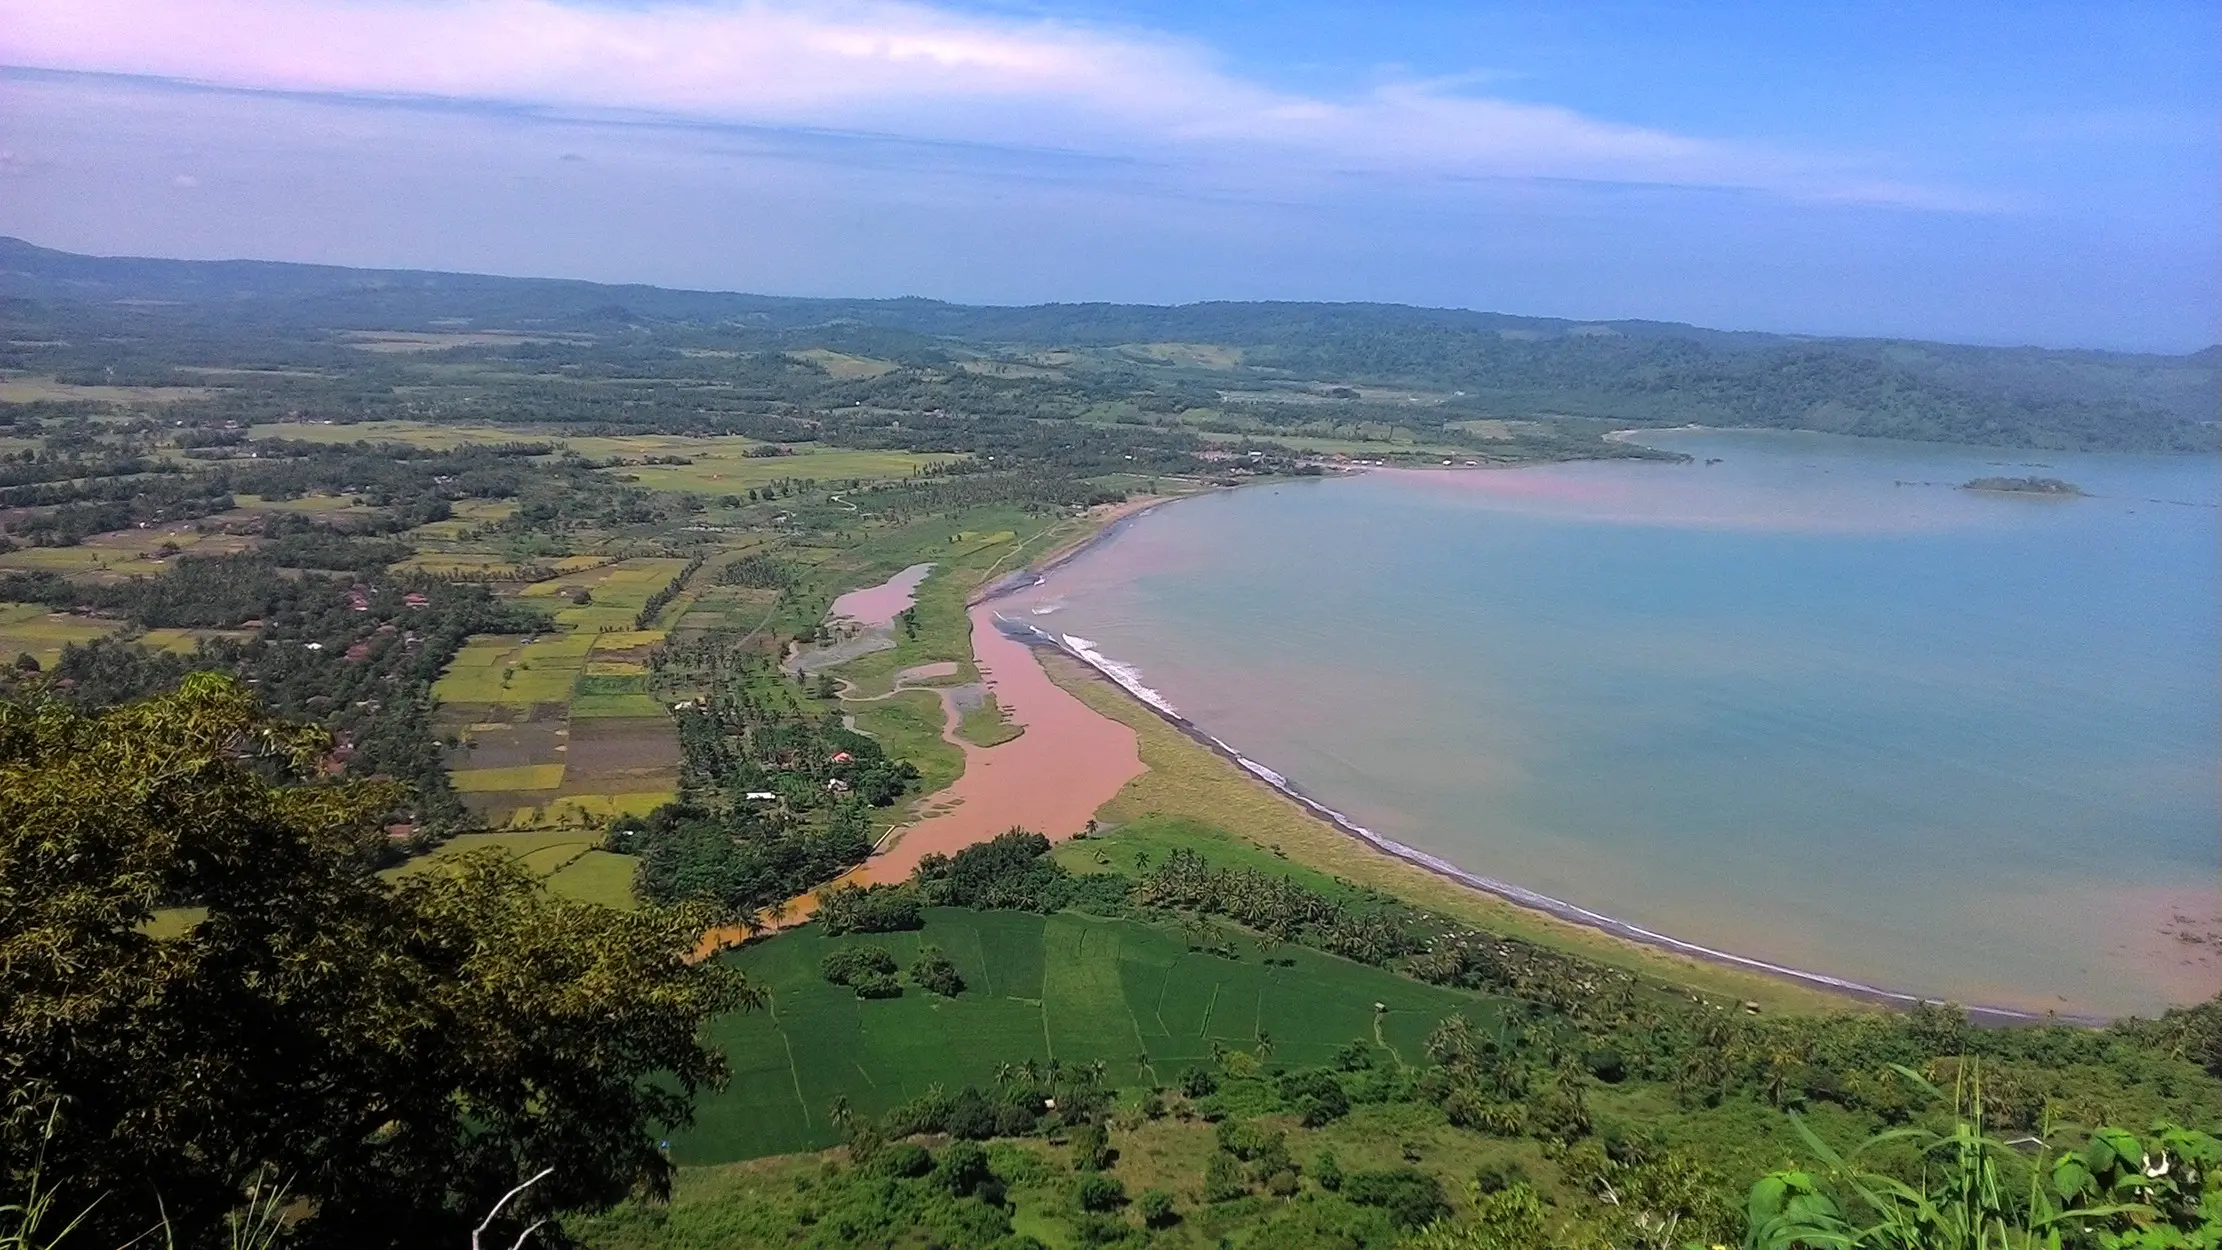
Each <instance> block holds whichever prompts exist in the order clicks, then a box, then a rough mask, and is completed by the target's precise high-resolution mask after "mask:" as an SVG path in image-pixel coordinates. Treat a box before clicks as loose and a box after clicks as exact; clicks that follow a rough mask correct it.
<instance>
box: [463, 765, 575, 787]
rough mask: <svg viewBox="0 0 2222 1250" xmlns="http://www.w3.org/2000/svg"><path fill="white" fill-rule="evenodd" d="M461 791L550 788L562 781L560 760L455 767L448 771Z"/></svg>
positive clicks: (560, 783)
mask: <svg viewBox="0 0 2222 1250" xmlns="http://www.w3.org/2000/svg"><path fill="white" fill-rule="evenodd" d="M450 776H451V778H452V780H453V781H454V782H455V788H456V789H457V790H458V791H460V792H462V793H464V794H486V793H490V792H493V791H499V790H553V789H555V788H556V787H557V786H560V785H562V784H563V765H561V764H519V765H516V766H515V767H512V768H458V769H456V770H455V771H454V772H453V773H452V774H450Z"/></svg>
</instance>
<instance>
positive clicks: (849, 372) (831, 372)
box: [787, 347, 896, 382]
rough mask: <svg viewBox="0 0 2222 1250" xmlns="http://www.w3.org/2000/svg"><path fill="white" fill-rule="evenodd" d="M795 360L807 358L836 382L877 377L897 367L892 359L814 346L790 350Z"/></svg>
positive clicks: (790, 354) (891, 371) (791, 356)
mask: <svg viewBox="0 0 2222 1250" xmlns="http://www.w3.org/2000/svg"><path fill="white" fill-rule="evenodd" d="M787 355H788V356H789V357H790V358H792V359H795V360H806V361H809V362H810V363H811V364H814V365H816V366H818V367H819V368H820V369H823V370H825V371H826V376H827V377H829V378H832V379H833V380H834V381H836V382H850V381H855V380H857V379H859V378H876V377H878V376H879V375H881V374H883V373H893V372H894V371H895V369H896V365H895V362H894V361H892V360H878V359H875V358H873V357H871V356H851V355H849V354H848V353H847V352H837V351H834V350H832V349H831V348H826V347H813V348H810V349H809V350H807V351H799V352H788V353H787Z"/></svg>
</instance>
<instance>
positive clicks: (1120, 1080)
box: [672, 908, 1496, 1164]
mask: <svg viewBox="0 0 2222 1250" xmlns="http://www.w3.org/2000/svg"><path fill="white" fill-rule="evenodd" d="M856 943H869V944H872V945H876V946H881V947H884V948H885V949H887V950H888V951H889V953H891V954H893V955H894V957H895V959H896V961H897V962H898V963H899V964H902V965H904V966H908V965H909V963H910V962H911V960H912V959H913V958H914V957H915V956H916V954H917V950H918V947H919V946H920V945H921V944H932V945H935V946H938V947H940V948H941V949H942V950H943V951H944V952H945V953H946V954H947V955H948V956H949V958H950V959H952V960H953V961H955V963H956V965H957V967H958V968H959V970H961V971H962V973H963V975H964V978H965V982H966V989H965V991H964V993H963V994H961V995H959V996H958V997H956V998H954V999H943V998H937V997H934V996H932V995H929V994H926V993H924V992H923V991H920V990H918V989H916V988H909V989H906V990H905V992H904V994H903V996H902V997H901V998H897V999H885V1000H876V1001H867V1000H863V999H859V998H857V997H856V996H855V995H854V994H853V993H852V992H851V991H849V990H847V989H844V988H842V987H840V986H836V985H831V984H828V983H827V982H826V981H825V980H824V978H823V977H822V976H821V975H820V974H819V971H818V962H819V960H820V959H821V958H823V957H824V955H825V954H826V953H827V952H828V951H829V950H832V949H834V948H835V947H837V946H842V945H851V944H856ZM1234 945H1235V947H1236V949H1237V952H1238V957H1237V958H1233V959H1229V958H1224V957H1222V956H1218V955H1211V954H1204V953H1200V952H1196V951H1191V950H1190V949H1189V941H1188V938H1187V937H1186V936H1185V935H1184V934H1183V933H1181V932H1180V931H1179V930H1176V929H1174V928H1172V927H1170V926H1162V925H1156V924H1148V923H1143V922H1141V921H1136V920H1112V919H1102V918H1097V917H1091V916H1081V915H1075V914H1070V913H1066V914H1059V915H1054V916H1037V915H1030V914H1026V913H1022V912H1001V911H992V912H991V911H967V910H960V909H954V908H933V909H929V910H928V912H927V922H926V927H925V928H924V929H923V930H920V931H919V932H916V933H883V934H865V935H854V936H844V937H839V938H828V937H826V936H825V935H824V934H823V933H822V932H821V931H820V930H819V928H818V927H817V926H807V927H805V928H802V929H798V930H795V931H793V932H790V933H785V934H782V935H780V936H778V937H775V938H772V939H770V940H768V941H765V942H761V943H758V944H755V945H752V946H747V947H744V948H742V949H741V950H739V951H735V952H733V953H732V954H729V955H727V956H724V958H726V959H728V960H730V961H732V962H733V963H734V964H735V965H736V966H738V967H739V968H741V969H742V970H743V971H745V972H746V973H748V975H749V976H750V977H751V978H752V979H754V980H755V981H756V982H757V983H758V984H759V985H761V986H763V987H764V988H766V989H768V990H770V991H771V994H772V1003H771V1005H770V1006H769V1007H768V1008H766V1009H763V1010H759V1011H755V1012H748V1013H743V1014H739V1015H733V1016H727V1017H724V1018H723V1019H720V1020H718V1021H717V1022H715V1023H714V1024H713V1025H712V1026H711V1037H712V1040H713V1041H714V1042H715V1043H716V1044H718V1045H720V1046H722V1047H723V1048H724V1050H725V1052H726V1055H727V1057H728V1060H729V1062H730V1063H731V1065H732V1070H733V1077H732V1082H731V1084H729V1085H728V1086H727V1087H726V1088H725V1089H724V1090H723V1091H721V1092H718V1093H714V1094H708V1095H705V1096H704V1097H703V1098H702V1100H701V1101H700V1102H699V1104H698V1108H697V1120H696V1123H695V1125H694V1127H693V1128H691V1129H689V1130H686V1131H685V1132H682V1133H679V1134H677V1135H675V1136H674V1138H673V1140H672V1156H673V1158H674V1159H676V1160H678V1161H679V1162H681V1163H687V1164H703V1163H722V1162H730V1161H734V1160H739V1159H749V1158H756V1157H759V1156H763V1155H773V1154H784V1153H787V1152H791V1151H797V1150H812V1149H818V1148H821V1147H824V1146H827V1145H831V1144H833V1143H834V1142H835V1141H836V1140H837V1139H838V1134H837V1133H836V1132H835V1131H834V1129H833V1127H832V1125H831V1124H830V1123H829V1122H828V1120H827V1117H826V1108H827V1106H828V1104H829V1103H830V1102H831V1101H832V1100H833V1099H834V1098H835V1097H842V1098H846V1099H848V1101H849V1105H850V1106H851V1107H853V1108H855V1109H856V1110H857V1111H859V1112H862V1113H867V1114H877V1113H879V1112H883V1111H885V1110H887V1109H888V1108H890V1107H893V1106H895V1105H896V1104H898V1103H900V1102H903V1101H905V1100H907V1099H910V1098H914V1097H916V1096H918V1095H920V1094H923V1093H925V1092H926V1090H927V1089H928V1088H929V1087H931V1086H934V1085H937V1084H938V1085H940V1086H941V1087H943V1088H944V1089H945V1090H950V1091H954V1090H956V1089H958V1088H960V1087H962V1086H964V1085H968V1084H969V1085H979V1086H983V1087H985V1086H990V1085H992V1084H993V1083H994V1081H995V1073H996V1067H997V1065H998V1064H1001V1063H1017V1062H1019V1061H1021V1060H1025V1059H1034V1060H1037V1061H1040V1060H1047V1059H1052V1058H1054V1059H1057V1060H1060V1061H1062V1062H1065V1063H1088V1062H1093V1061H1095V1060H1102V1061H1103V1062H1104V1063H1105V1064H1106V1065H1107V1071H1106V1074H1105V1075H1106V1077H1107V1079H1108V1080H1110V1081H1111V1082H1112V1083H1113V1084H1116V1085H1120V1086H1124V1087H1135V1086H1147V1085H1155V1084H1161V1083H1170V1082H1172V1081H1173V1080H1175V1079H1176V1078H1177V1077H1178V1075H1179V1073H1180V1072H1181V1071H1182V1070H1183V1069H1184V1068H1186V1067H1187V1066H1189V1065H1190V1064H1197V1063H1208V1062H1209V1061H1210V1059H1211V1052H1212V1046H1213V1044H1214V1043H1217V1044H1220V1045H1223V1046H1228V1047H1233V1048H1237V1049H1248V1048H1252V1047H1255V1046H1256V1045H1257V1044H1258V1039H1259V1037H1260V1036H1261V1035H1270V1037H1271V1039H1272V1043H1273V1051H1272V1054H1273V1061H1274V1062H1276V1063H1288V1064H1291V1065H1303V1064H1318V1063H1325V1062H1327V1061H1328V1060H1329V1059H1330V1058H1332V1056H1333V1053H1334V1051H1335V1050H1336V1048H1338V1047H1340V1046H1342V1045H1344V1044H1345V1043H1348V1042H1350V1041H1353V1040H1363V1041H1365V1042H1367V1043H1369V1044H1371V1045H1375V1046H1377V1047H1380V1048H1381V1049H1380V1052H1379V1053H1381V1054H1382V1057H1383V1058H1384V1059H1390V1058H1391V1057H1392V1056H1393V1061H1395V1062H1401V1063H1413V1064H1416V1063H1418V1062H1420V1060H1421V1045H1422V1041H1423V1039H1424V1038H1425V1037H1426V1035H1427V1033H1428V1031H1429V1030H1431V1029H1433V1028H1434V1027H1435V1025H1436V1024H1437V1022H1439V1021H1440V1020H1442V1019H1443V1018H1444V1017H1445V1016H1448V1015H1451V1014H1453V1013H1458V1012H1464V1013H1465V1014H1467V1015H1468V1016H1469V1017H1472V1018H1474V1019H1475V1020H1476V1022H1477V1023H1486V1022H1487V1020H1486V1019H1485V1017H1493V1015H1494V1013H1495V1010H1496V1008H1495V1005H1494V1004H1493V1003H1492V1001H1491V1000H1488V999H1484V998H1481V997H1478V996H1475V995H1471V994H1463V993H1459V992H1457V991H1453V990H1445V989H1439V988H1436V987H1434V986H1428V985H1423V984H1420V983H1419V982H1416V981H1411V980H1407V979H1405V978H1403V977H1399V976H1396V975H1394V974H1391V973H1388V972H1383V971H1381V970H1379V969H1375V968H1368V967H1365V966H1363V965H1360V964H1354V963H1350V962H1348V961H1346V960H1341V959H1337V958H1335V957H1333V956H1330V955H1325V954H1321V953H1319V952H1317V951H1312V950H1307V949H1303V948H1299V947H1289V946H1282V947H1272V948H1270V949H1261V948H1260V947H1259V945H1258V944H1257V943H1256V942H1255V941H1253V940H1251V939H1249V938H1246V937H1236V938H1234ZM1268 957H1270V958H1273V959H1275V960H1280V961H1285V962H1283V963H1278V964H1271V965H1269V964H1267V963H1266V962H1265V960H1266V958H1268ZM1376 1004H1380V1005H1381V1008H1382V1009H1381V1010H1379V1011H1376V1007H1375V1005H1376Z"/></svg>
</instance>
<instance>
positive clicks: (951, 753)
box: [843, 690, 964, 795]
mask: <svg viewBox="0 0 2222 1250" xmlns="http://www.w3.org/2000/svg"><path fill="white" fill-rule="evenodd" d="M843 706H845V707H846V708H848V709H849V711H850V713H851V714H852V715H854V716H855V717H856V727H857V731H858V732H859V733H866V734H870V735H871V736H872V737H873V738H875V739H877V740H878V741H879V744H880V746H881V747H882V748H883V749H885V750H886V752H887V753H888V754H889V755H892V756H894V757H895V758H897V759H906V760H909V761H910V762H911V763H913V764H916V765H917V766H918V773H919V776H920V778H921V781H920V785H921V787H922V788H923V790H924V792H925V793H926V794H927V795H932V794H935V793H937V792H939V791H941V790H945V789H947V788H948V787H949V786H951V785H953V784H955V782H956V780H957V778H958V777H960V776H962V775H964V751H963V750H962V749H961V748H959V747H957V746H955V745H954V744H952V743H951V742H949V740H948V739H946V738H943V737H942V736H941V732H942V727H943V725H944V724H946V723H947V722H946V720H945V718H944V717H943V715H942V710H941V696H940V695H938V694H936V693H934V692H933V691H931V690H905V691H902V692H900V693H898V694H895V695H892V696H890V697H888V698H885V699H875V700H873V701H872V702H870V703H848V704H844V705H843Z"/></svg>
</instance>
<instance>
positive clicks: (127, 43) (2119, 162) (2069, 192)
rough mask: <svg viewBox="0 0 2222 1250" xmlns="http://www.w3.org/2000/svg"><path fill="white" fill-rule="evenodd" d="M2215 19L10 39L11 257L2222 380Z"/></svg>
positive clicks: (154, 21)
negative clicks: (1981, 346) (1324, 308)
mask: <svg viewBox="0 0 2222 1250" xmlns="http://www.w3.org/2000/svg"><path fill="white" fill-rule="evenodd" d="M2218 26H2222V18H2218V16H2217V13H2216V10H2215V8H2214V6H2213V5H2212V4H2211V3H2151V4H2137V3H2110V4H2088V3H2086V4H2077V5H2046V4H2039V3H2016V4H2011V5H2007V4H1997V5H1991V4H1983V3H1973V2H1963V3H1954V4H1950V5H1934V4H1929V5H1912V4H1907V5H1895V4H1861V5H1852V4H1823V3H1814V4H1788V5H1785V4H1779V3H1777V4H1764V5H1762V4H1742V3H1729V2H1725V0H1724V2H1716V3H1707V4H1702V5H1700V4H1673V5H1669V4H1654V5H1637V4H1606V3H1595V4H1580V3H1556V4H1543V3H1529V4H1500V3H1473V2H1469V3H1460V4H1433V3H1430V4H1369V5H1356V4H1325V3H1318V2H1316V0H1314V2H1310V3H1306V2H1304V0H1295V2H1290V3H1275V4H1265V3H1252V2H1247V0H1245V2H1235V3H1219V4H1195V3H1189V4H1174V3H1160V2H1150V3H1115V2H1113V0H1082V2H1079V3H1061V4H1051V3H1015V2H1013V3H971V4H956V3H944V4H928V3H911V2H901V3H894V2H885V0H854V2H851V0H844V2H842V3H825V4H798V3H778V2H771V0H637V2H635V3H629V4H616V3H600V4H593V3H583V2H580V0H76V2H75V3H73V4H71V5H67V6H60V5H54V4H52V3H50V2H49V0H0V66H7V67H10V68H8V69H6V70H4V71H0V232H5V233H11V234H17V235H21V236H23V237H26V238H29V239H31V240H33V241H34V242H39V243H43V244H47V245H50V246H57V247H66V248H71V249H76V250H86V251H97V252H128V253H137V254H153V255H183V256H202V257H208V256H260V257H269V258H274V259H288V260H317V261H330V262H336V263H345V264H363V265H403V266H421V267H435V268H457V269H472V270H487V271H494V272H504V273H517V274H552V275H564V276H576V277H586V278H594V279H601V280H609V281H647V282H656V283H662V284H667V285H682V286H703V287H718V288H734V289H745V290H755V291H767V292H774V293H788V294H813V295H898V294H919V295H929V296H937V297H941V298H947V299H957V300H967V301H992V302H1032V301H1039V300H1086V299H1111V300H1141V301H1153V302H1178V301H1186V300H1196V299H1218V298H1228V299H1250V298H1290V299H1351V300H1389V301H1399V302H1410V303H1424V304H1439V305H1455V306H1462V307H1473V308H1487V309H1493V310H1499V311H1507V312H1521V313H1537V314H1546V315H1560V316H1573V317H1584V318H1591V317H1596V318H1603V317H1656V318H1663V319H1671V320H1685V321H1694V322H1698V323H1701V324H1708V325H1717V326H1725V327H1732V328H1752V329H1770V330H1787V331H1805V332H1815V333H1836V334H1889V335H1909V336H1921V337H1935V338H1949V339H1960V340H1968V341H1979V342H2030V343H2042V344H2049V345H2081V346H2101V347H2126V348H2139V349H2156V350H2171V351H2180V350H2188V349H2191V348H2196V347H2199V346H2202V345H2205V344H2209V343H2213V342H2215V341H2216V339H2217V337H2218V333H2217V319H2218V316H2222V294H2218V284H2217V273H2218V270H2222V246H2218V242H2217V235H2218V220H2217V217H2218V203H2217V185H2218V177H2222V170H2218V161H2217V137H2216V126H2217V117H2218V114H2222V51H2218V49H2222V38H2218V36H2222V29H2218Z"/></svg>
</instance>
